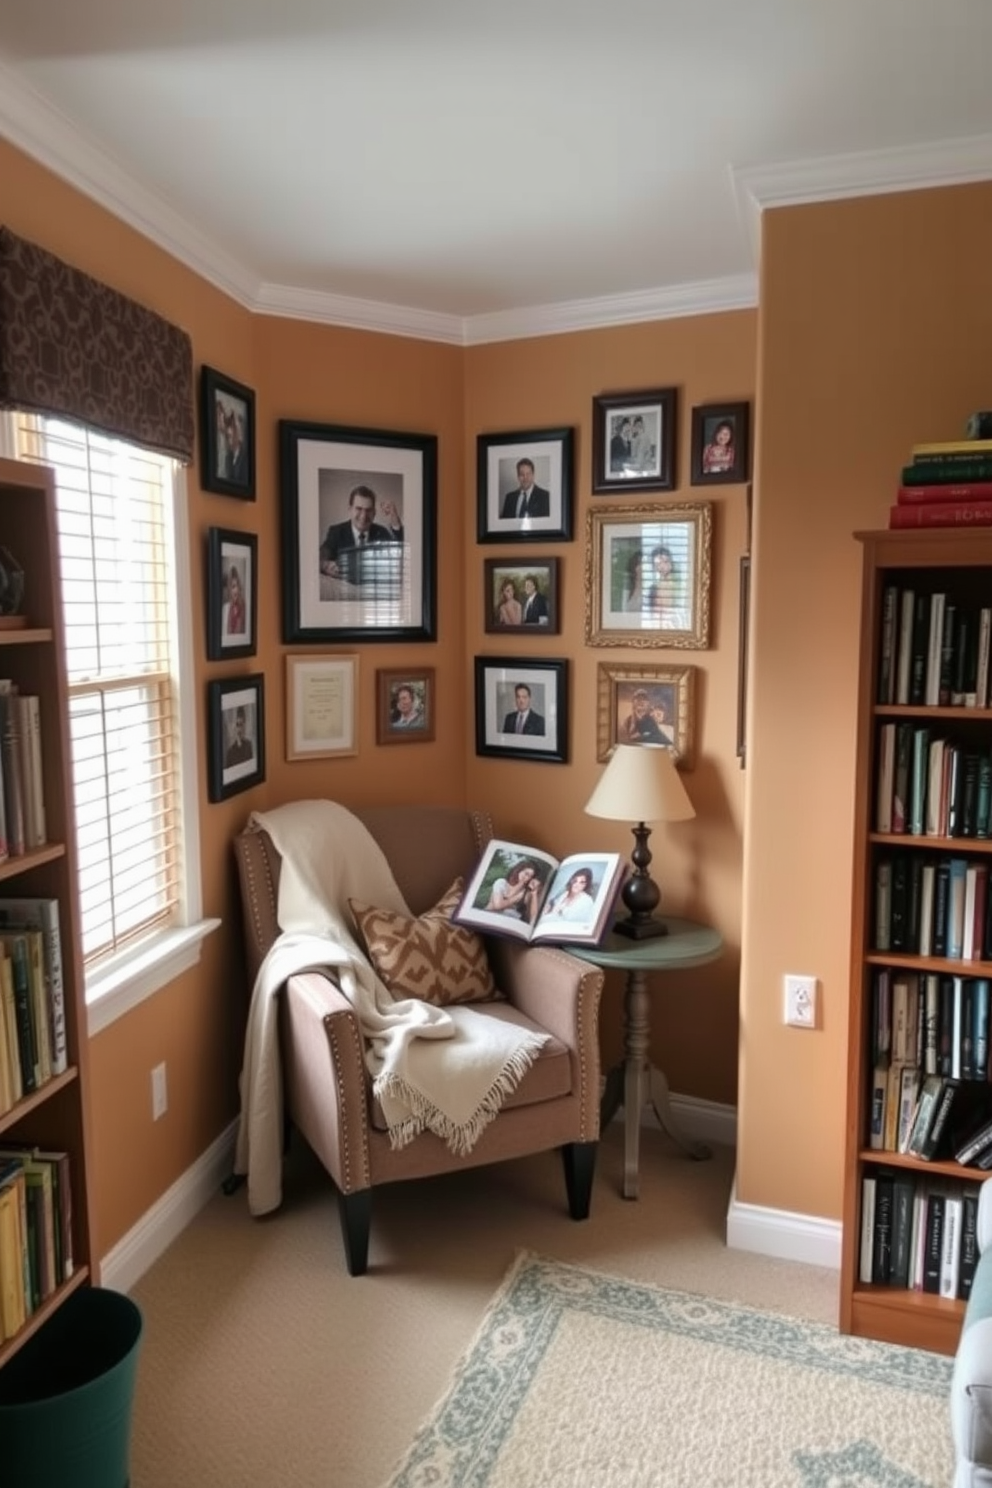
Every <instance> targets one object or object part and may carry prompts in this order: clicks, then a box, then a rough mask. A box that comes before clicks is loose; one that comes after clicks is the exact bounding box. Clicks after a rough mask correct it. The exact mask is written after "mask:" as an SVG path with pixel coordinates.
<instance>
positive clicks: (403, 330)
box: [251, 284, 465, 346]
mask: <svg viewBox="0 0 992 1488" xmlns="http://www.w3.org/2000/svg"><path fill="white" fill-rule="evenodd" d="M251 308H252V309H253V310H255V311H258V312H259V313H261V314H263V315H277V316H281V317H283V318H285V319H288V320H309V321H313V322H316V323H318V324H322V325H335V326H350V327H351V328H352V329H353V330H356V331H382V332H383V333H384V334H386V335H390V336H413V337H415V338H416V339H417V340H419V341H446V342H448V343H450V344H452V345H455V346H462V345H464V341H465V331H464V326H465V322H464V321H463V320H462V318H461V316H458V315H444V314H441V313H440V312H434V311H430V310H415V309H413V308H411V307H409V306H406V305H389V304H385V303H383V302H382V301H380V300H360V299H351V298H349V296H347V295H338V294H326V293H325V292H324V291H323V290H319V289H293V288H292V286H291V285H288V284H263V285H261V287H260V288H259V290H258V293H257V294H256V295H255V297H254V299H253V300H252V304H251Z"/></svg>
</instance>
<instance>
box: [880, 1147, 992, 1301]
mask: <svg viewBox="0 0 992 1488" xmlns="http://www.w3.org/2000/svg"><path fill="white" fill-rule="evenodd" d="M979 1189H980V1185H979V1184H977V1183H954V1182H953V1181H951V1182H947V1183H934V1182H931V1181H929V1180H926V1179H921V1178H919V1177H917V1176H916V1175H914V1174H912V1173H908V1172H904V1171H895V1170H892V1169H888V1168H879V1169H878V1170H877V1171H876V1172H868V1173H866V1174H865V1175H864V1177H863V1178H862V1184H861V1247H860V1267H859V1279H860V1280H861V1281H862V1282H863V1283H864V1284H865V1285H869V1286H891V1287H904V1288H906V1289H907V1290H911V1291H918V1292H929V1293H932V1294H933V1295H934V1296H940V1297H948V1298H955V1297H961V1298H964V1299H967V1298H968V1297H969V1296H970V1295H971V1284H972V1282H973V1280H974V1277H975V1267H976V1265H977V1262H978V1240H977V1220H978V1194H979Z"/></svg>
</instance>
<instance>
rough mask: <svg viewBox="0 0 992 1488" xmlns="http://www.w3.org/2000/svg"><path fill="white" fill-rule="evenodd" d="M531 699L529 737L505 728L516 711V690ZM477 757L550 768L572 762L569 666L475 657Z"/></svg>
mask: <svg viewBox="0 0 992 1488" xmlns="http://www.w3.org/2000/svg"><path fill="white" fill-rule="evenodd" d="M520 687H524V688H526V689H527V690H528V692H529V694H530V701H531V704H532V706H531V709H530V710H529V711H530V713H532V714H533V715H534V716H535V717H536V718H537V719H539V721H540V729H539V730H538V729H535V728H534V727H533V726H532V724H533V719H531V721H530V724H528V725H527V727H526V728H525V731H524V732H521V733H517V732H516V731H515V730H513V729H508V728H507V727H506V726H505V725H506V724H507V723H508V722H509V720H510V718H511V716H512V715H513V714H514V711H515V710H516V709H517V707H518V704H517V702H516V696H517V689H518V688H520ZM475 752H476V754H478V755H492V756H494V757H497V758H500V759H520V760H532V761H538V762H542V763H546V764H557V765H561V764H566V763H567V761H568V662H567V660H564V659H562V658H556V659H554V660H547V659H545V658H541V659H540V660H537V659H536V658H534V657H531V656H477V657H476V658H475Z"/></svg>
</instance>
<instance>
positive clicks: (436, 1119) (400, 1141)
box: [372, 1038, 545, 1157]
mask: <svg viewBox="0 0 992 1488" xmlns="http://www.w3.org/2000/svg"><path fill="white" fill-rule="evenodd" d="M544 1042H545V1041H544V1039H543V1038H542V1039H540V1040H539V1041H537V1042H535V1044H534V1046H533V1047H530V1046H525V1047H524V1048H521V1049H518V1050H517V1051H516V1052H515V1053H514V1054H513V1055H512V1056H511V1057H510V1059H509V1060H508V1061H507V1063H506V1064H505V1065H504V1066H503V1069H502V1070H501V1071H500V1073H499V1075H498V1076H497V1077H496V1079H495V1080H494V1081H493V1083H492V1085H490V1087H489V1089H488V1090H487V1091H486V1094H485V1095H484V1096H483V1098H482V1100H481V1101H480V1103H479V1105H478V1106H477V1107H476V1109H475V1111H473V1113H472V1115H471V1116H470V1117H469V1119H468V1120H467V1121H466V1122H463V1123H462V1124H461V1125H459V1124H458V1123H457V1122H454V1121H452V1120H451V1118H450V1117H449V1116H446V1115H445V1114H444V1112H443V1111H440V1110H438V1108H437V1106H436V1105H434V1103H433V1101H430V1100H428V1099H427V1098H426V1096H425V1095H424V1094H423V1092H422V1091H420V1090H417V1089H415V1088H414V1087H413V1086H412V1085H409V1084H408V1083H407V1081H406V1080H404V1079H402V1078H401V1077H400V1076H399V1075H396V1074H394V1073H385V1074H382V1075H380V1076H379V1077H378V1079H376V1080H375V1081H374V1082H373V1086H372V1090H373V1093H374V1094H375V1095H376V1096H378V1097H381V1096H383V1095H391V1096H393V1097H394V1098H395V1099H398V1100H401V1101H402V1102H403V1103H404V1105H406V1106H408V1107H409V1109H410V1114H409V1116H407V1117H406V1118H405V1119H404V1120H403V1121H400V1122H398V1123H397V1124H396V1125H395V1126H391V1127H390V1128H389V1142H390V1146H391V1147H393V1149H394V1150H396V1151H398V1150H399V1149H400V1148H401V1147H406V1146H407V1145H408V1144H409V1143H410V1142H412V1141H413V1139H414V1137H418V1136H419V1135H420V1133H421V1132H423V1131H431V1132H433V1133H434V1135H435V1136H437V1137H440V1138H441V1140H442V1141H443V1142H444V1143H445V1145H446V1146H447V1148H448V1150H449V1151H450V1152H452V1153H454V1155H455V1157H467V1156H468V1154H469V1153H470V1152H471V1151H472V1148H473V1147H474V1146H475V1144H476V1142H477V1141H478V1140H479V1138H480V1137H481V1136H482V1133H483V1132H484V1131H485V1129H486V1127H487V1126H488V1125H489V1123H490V1122H491V1121H492V1120H493V1119H494V1118H495V1117H496V1116H497V1115H498V1114H499V1112H500V1110H501V1109H502V1106H503V1103H504V1101H505V1100H506V1098H507V1096H509V1095H512V1094H513V1092H514V1091H515V1090H516V1088H517V1086H518V1085H519V1084H520V1081H521V1080H522V1079H523V1077H524V1075H525V1074H526V1073H527V1071H528V1070H529V1069H530V1067H531V1065H532V1064H533V1062H534V1060H535V1059H536V1057H537V1055H538V1054H539V1052H540V1048H541V1045H542V1044H543V1043H544Z"/></svg>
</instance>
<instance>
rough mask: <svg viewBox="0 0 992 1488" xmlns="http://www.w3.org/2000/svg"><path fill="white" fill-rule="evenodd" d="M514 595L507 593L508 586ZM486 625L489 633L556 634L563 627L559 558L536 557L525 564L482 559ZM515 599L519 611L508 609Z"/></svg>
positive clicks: (510, 559)
mask: <svg viewBox="0 0 992 1488" xmlns="http://www.w3.org/2000/svg"><path fill="white" fill-rule="evenodd" d="M508 585H512V586H513V594H512V595H509V594H506V593H505V592H504V591H505V589H506V586H508ZM483 587H484V591H485V592H484V595H483V624H484V626H485V630H486V633H487V634H488V635H505V634H507V633H509V634H513V633H516V634H518V635H531V636H542V635H557V634H558V632H559V630H560V629H561V624H560V621H559V611H558V559H557V558H549V557H547V556H541V557H540V558H538V557H536V556H535V557H533V558H531V559H530V560H529V561H528V562H526V563H522V562H519V561H518V560H517V559H515V558H485V559H483ZM507 600H509V601H510V604H511V606H512V604H513V603H514V602H515V603H516V606H517V607H518V608H519V610H520V618H519V620H514V619H513V615H515V613H516V611H515V610H513V609H512V608H511V609H510V610H508V609H507V608H506V603H505V602H506V601H507Z"/></svg>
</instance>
